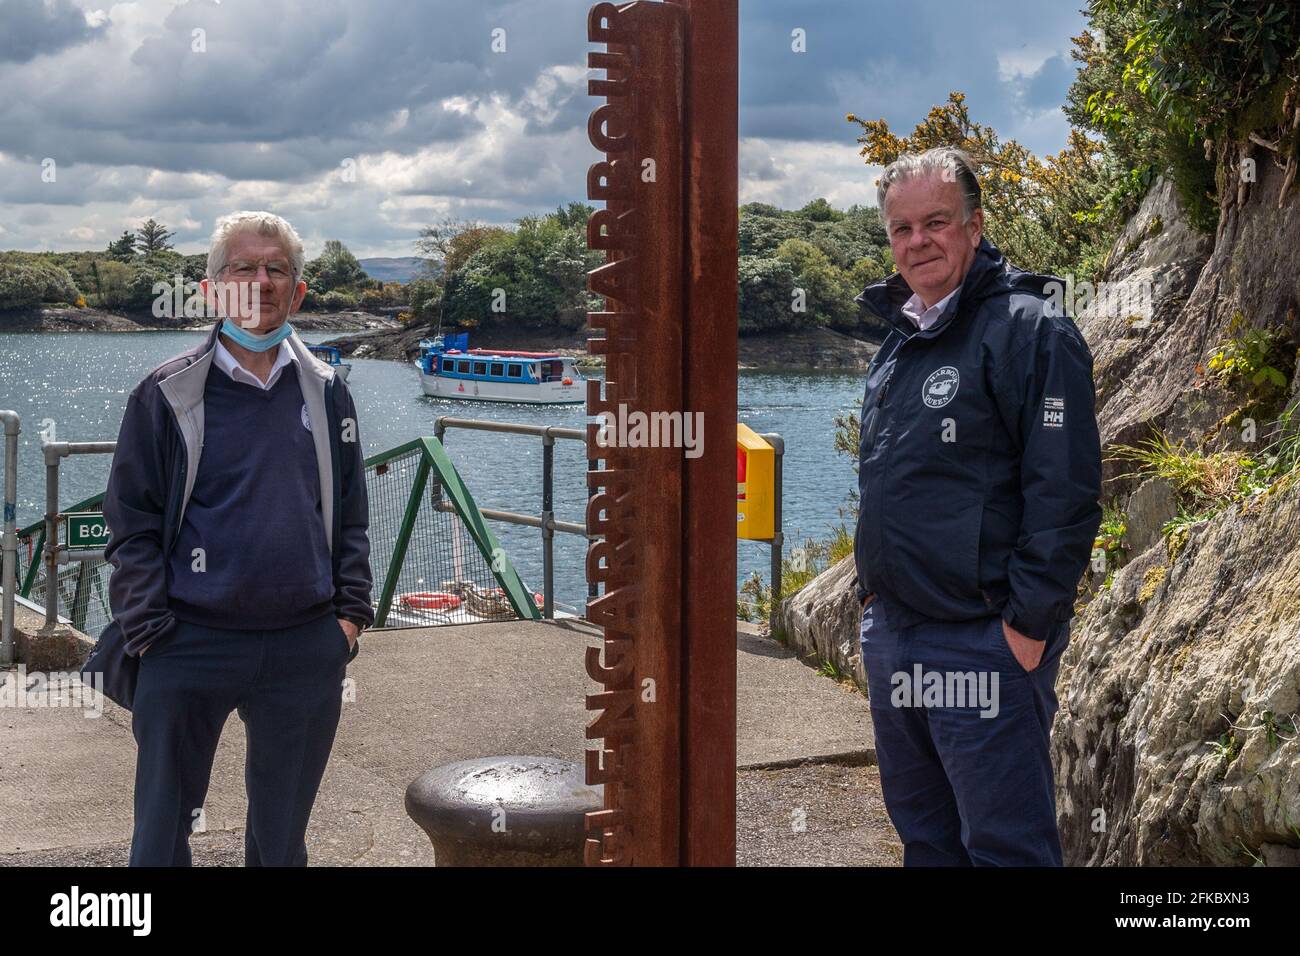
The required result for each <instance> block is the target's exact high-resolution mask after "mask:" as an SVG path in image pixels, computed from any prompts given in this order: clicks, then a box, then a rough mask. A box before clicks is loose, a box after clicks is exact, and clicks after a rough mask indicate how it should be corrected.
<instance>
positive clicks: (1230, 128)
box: [1066, 0, 1300, 229]
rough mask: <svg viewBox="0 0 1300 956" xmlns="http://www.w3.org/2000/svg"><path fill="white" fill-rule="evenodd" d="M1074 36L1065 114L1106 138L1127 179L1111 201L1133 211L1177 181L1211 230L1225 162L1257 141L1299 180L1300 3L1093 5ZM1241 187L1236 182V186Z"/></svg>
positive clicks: (1223, 0) (1097, 0) (1198, 219)
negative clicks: (1145, 196) (1164, 175)
mask: <svg viewBox="0 0 1300 956" xmlns="http://www.w3.org/2000/svg"><path fill="white" fill-rule="evenodd" d="M1088 14H1089V21H1090V25H1091V30H1090V32H1089V33H1085V34H1084V35H1083V36H1081V37H1077V38H1076V39H1075V45H1076V47H1077V50H1076V52H1075V54H1074V56H1075V59H1076V60H1078V61H1079V62H1080V63H1081V64H1082V66H1081V69H1080V70H1079V74H1078V77H1077V78H1076V80H1075V83H1074V85H1073V86H1072V87H1071V89H1070V93H1069V97H1068V104H1067V106H1066V114H1067V115H1068V116H1069V117H1070V120H1071V121H1072V122H1073V123H1074V124H1075V125H1077V126H1081V127H1085V128H1087V129H1091V130H1094V131H1096V132H1099V133H1102V134H1103V135H1104V136H1105V137H1106V140H1107V144H1108V146H1109V147H1110V149H1111V151H1112V152H1113V154H1114V156H1115V157H1116V158H1117V160H1118V163H1119V166H1120V170H1121V177H1120V180H1119V182H1118V184H1117V188H1116V189H1115V190H1114V192H1113V193H1112V194H1111V195H1110V196H1108V202H1109V204H1110V205H1112V206H1116V207H1118V208H1120V209H1121V211H1126V210H1131V209H1132V208H1133V206H1134V205H1135V204H1136V202H1137V200H1138V199H1140V198H1141V194H1142V193H1143V192H1144V191H1145V189H1146V186H1147V185H1149V183H1150V181H1151V179H1152V178H1153V176H1154V174H1155V173H1157V172H1169V173H1170V174H1172V176H1173V180H1174V183H1175V184H1176V185H1177V187H1178V191H1179V195H1180V197H1181V198H1182V201H1183V204H1184V206H1186V208H1187V209H1188V212H1189V215H1190V217H1191V218H1192V221H1193V222H1195V223H1196V224H1198V225H1200V226H1201V227H1202V228H1206V229H1209V228H1212V227H1213V226H1214V224H1215V221H1216V219H1217V216H1218V198H1219V194H1220V192H1221V190H1222V189H1223V187H1224V185H1225V184H1223V183H1219V182H1217V181H1216V165H1217V166H1219V167H1221V168H1222V167H1227V166H1231V165H1235V163H1234V162H1233V161H1232V157H1230V156H1229V155H1228V154H1227V150H1229V149H1230V148H1233V147H1235V146H1237V145H1239V144H1245V143H1247V141H1248V140H1251V139H1252V135H1251V134H1255V137H1254V141H1255V142H1256V143H1258V142H1259V141H1261V140H1262V141H1263V142H1265V143H1268V144H1270V145H1269V146H1268V147H1266V148H1268V149H1270V150H1271V151H1272V152H1273V153H1274V155H1275V156H1276V157H1277V159H1278V161H1279V162H1282V163H1284V164H1285V165H1286V166H1287V168H1288V182H1291V181H1294V177H1295V168H1296V162H1297V153H1298V152H1300V127H1297V126H1296V125H1295V123H1294V121H1293V118H1294V115H1295V113H1296V110H1297V102H1296V101H1297V89H1300V6H1297V5H1296V4H1294V3H1291V2H1286V0H1184V2H1181V3H1170V2H1168V0H1123V2H1119V0H1092V2H1091V3H1090V4H1089V9H1088ZM1232 185H1233V187H1234V188H1235V184H1232Z"/></svg>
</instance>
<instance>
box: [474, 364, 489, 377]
mask: <svg viewBox="0 0 1300 956" xmlns="http://www.w3.org/2000/svg"><path fill="white" fill-rule="evenodd" d="M474 374H475V375H486V374H487V362H475V363H474Z"/></svg>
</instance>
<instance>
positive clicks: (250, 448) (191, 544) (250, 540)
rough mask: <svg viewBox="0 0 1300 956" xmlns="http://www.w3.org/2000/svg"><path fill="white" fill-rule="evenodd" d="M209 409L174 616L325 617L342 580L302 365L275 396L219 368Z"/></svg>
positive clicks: (207, 394)
mask: <svg viewBox="0 0 1300 956" xmlns="http://www.w3.org/2000/svg"><path fill="white" fill-rule="evenodd" d="M203 404H204V437H203V451H202V454H201V455H200V456H199V469H198V474H197V475H196V477H195V482H194V490H193V493H192V494H191V497H190V500H189V504H188V505H187V506H186V508H185V515H184V518H183V520H182V523H181V529H180V534H179V537H178V538H177V541H176V548H175V550H174V551H173V552H172V554H171V558H170V560H169V562H168V566H167V593H168V602H169V605H170V607H171V610H172V613H173V614H174V615H175V616H176V617H177V618H178V619H179V620H182V621H187V622H189V623H191V624H199V625H203V626H207V627H220V628H231V629H235V630H262V629H271V628H281V627H293V626H295V625H298V624H304V623H306V622H307V621H311V620H314V619H315V618H318V617H321V616H322V615H324V614H325V613H327V612H328V611H330V610H331V609H332V608H333V605H334V600H333V599H334V582H333V575H332V571H331V564H330V552H329V546H328V545H327V543H326V539H325V523H324V519H323V517H322V515H321V500H320V479H319V476H318V474H317V471H316V452H315V449H314V445H313V443H312V433H311V431H310V430H309V428H308V427H307V424H306V418H307V416H306V406H305V405H304V404H303V400H302V389H301V388H300V387H299V384H298V368H297V365H296V363H292V362H291V363H290V364H289V365H287V366H285V368H284V369H283V370H282V371H281V373H280V377H279V378H278V379H277V380H276V383H275V385H273V386H272V387H271V388H270V389H260V388H257V387H256V386H254V385H249V384H247V383H244V382H236V381H234V380H233V379H231V378H230V376H229V375H227V374H226V373H225V372H223V371H221V370H220V369H218V368H216V367H215V366H214V367H213V369H212V371H211V372H209V374H208V377H207V383H206V386H205V389H204V396H203ZM196 549H202V554H201V556H196Z"/></svg>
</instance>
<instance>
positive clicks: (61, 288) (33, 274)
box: [0, 252, 81, 310]
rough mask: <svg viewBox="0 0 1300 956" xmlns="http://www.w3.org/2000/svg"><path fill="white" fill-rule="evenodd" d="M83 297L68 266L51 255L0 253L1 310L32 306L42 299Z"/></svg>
mask: <svg viewBox="0 0 1300 956" xmlns="http://www.w3.org/2000/svg"><path fill="white" fill-rule="evenodd" d="M80 297H81V292H80V291H79V290H78V288H77V284H76V283H75V282H74V281H73V279H72V276H71V275H70V274H69V273H68V270H67V269H66V268H64V267H63V266H62V265H60V264H58V263H57V262H54V261H51V260H50V259H49V258H48V257H45V256H41V255H25V254H23V253H11V252H7V253H4V254H2V255H0V310H5V309H30V308H34V307H36V306H39V305H40V304H41V303H42V302H49V303H66V304H68V305H75V304H76V302H77V300H78V299H79V298H80Z"/></svg>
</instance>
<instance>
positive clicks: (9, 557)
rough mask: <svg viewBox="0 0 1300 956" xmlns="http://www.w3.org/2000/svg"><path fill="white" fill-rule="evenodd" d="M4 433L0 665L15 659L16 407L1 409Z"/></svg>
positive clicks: (18, 427)
mask: <svg viewBox="0 0 1300 956" xmlns="http://www.w3.org/2000/svg"><path fill="white" fill-rule="evenodd" d="M0 421H2V422H4V435H5V487H4V537H3V543H2V544H0V549H2V550H0V588H4V598H3V604H0V615H3V621H0V666H8V665H10V664H12V663H13V662H14V594H15V590H16V581H15V576H16V573H17V567H18V563H17V562H18V436H19V435H20V434H21V433H22V420H21V418H20V417H19V415H18V413H17V412H15V411H9V410H3V411H0Z"/></svg>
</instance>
